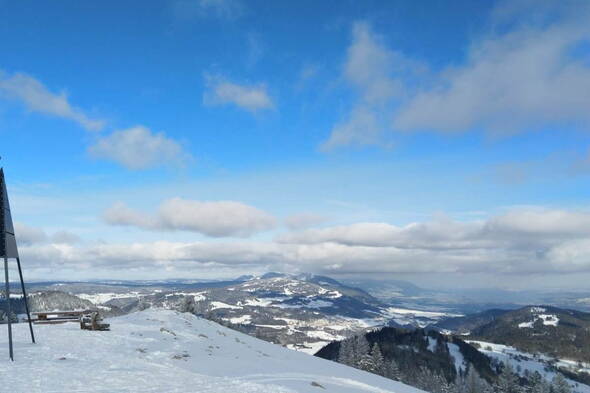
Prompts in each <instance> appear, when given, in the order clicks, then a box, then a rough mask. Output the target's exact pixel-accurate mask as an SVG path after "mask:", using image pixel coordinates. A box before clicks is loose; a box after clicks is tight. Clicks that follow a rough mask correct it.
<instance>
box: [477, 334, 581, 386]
mask: <svg viewBox="0 0 590 393" xmlns="http://www.w3.org/2000/svg"><path fill="white" fill-rule="evenodd" d="M467 342H469V343H472V344H479V346H480V347H479V348H478V349H479V351H480V352H482V353H484V354H485V355H487V356H489V357H491V358H495V359H498V360H499V361H501V362H503V363H505V364H506V363H510V364H511V365H512V366H513V367H514V369H515V370H517V371H518V372H519V373H520V374H521V375H522V374H523V373H524V371H525V370H529V371H530V372H535V371H538V372H539V373H540V374H541V375H543V376H544V377H545V379H547V380H549V381H551V380H552V379H553V378H554V377H555V372H553V371H551V370H549V369H548V368H547V365H548V363H549V362H551V361H554V362H555V363H554V364H555V366H559V367H567V368H571V369H572V371H576V367H577V364H578V363H577V362H573V361H570V360H562V359H553V358H550V357H547V356H544V355H532V354H530V353H527V352H521V351H519V350H517V349H516V348H514V347H511V346H508V345H502V344H494V343H489V342H485V341H473V340H469V341H467ZM583 366H584V367H588V366H590V365H588V364H583ZM577 371H585V372H588V371H590V369H588V368H582V369H581V370H577ZM568 381H569V382H570V384H571V385H572V386H574V390H575V392H579V393H590V386H588V385H584V384H580V383H577V382H575V381H572V380H568Z"/></svg>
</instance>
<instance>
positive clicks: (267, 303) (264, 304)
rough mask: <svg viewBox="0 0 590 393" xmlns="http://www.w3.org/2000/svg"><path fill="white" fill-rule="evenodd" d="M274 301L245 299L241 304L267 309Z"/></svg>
mask: <svg viewBox="0 0 590 393" xmlns="http://www.w3.org/2000/svg"><path fill="white" fill-rule="evenodd" d="M274 300H275V299H259V298H255V299H247V300H246V301H245V302H244V303H243V304H244V305H245V306H254V307H268V306H270V305H271V304H272V302H273V301H274Z"/></svg>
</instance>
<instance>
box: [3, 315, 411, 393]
mask: <svg viewBox="0 0 590 393" xmlns="http://www.w3.org/2000/svg"><path fill="white" fill-rule="evenodd" d="M109 322H110V323H111V328H112V331H110V332H91V331H82V330H80V328H79V326H77V325H76V324H65V325H46V326H36V336H37V340H38V343H37V344H31V343H30V342H29V341H28V336H27V333H28V331H27V326H26V325H25V324H17V325H15V326H14V331H15V360H16V361H15V362H14V363H11V362H10V361H9V360H8V359H7V358H8V356H6V357H5V358H3V359H2V358H0V375H2V384H3V386H9V387H10V391H11V392H43V393H51V392H109V393H115V392H154V393H155V392H162V393H164V392H165V393H168V392H183V393H184V392H186V393H188V392H213V393H218V392H219V393H221V392H230V391H240V392H242V393H248V392H256V393H265V392H269V393H271V392H272V393H287V392H310V393H314V392H335V393H347V392H370V393H381V392H382V393H388V392H389V393H418V392H420V391H419V390H417V389H415V388H412V387H409V386H406V385H403V384H401V383H398V382H394V381H391V380H388V379H385V378H382V377H379V376H376V375H372V374H369V373H365V372H363V371H360V370H356V369H353V368H349V367H346V366H342V365H339V364H337V363H333V362H330V361H326V360H323V359H320V358H316V357H313V356H309V355H306V354H304V353H299V352H295V351H291V350H289V349H286V348H283V347H281V346H278V345H273V344H269V343H267V342H264V341H261V340H258V339H256V338H253V337H250V336H247V335H245V334H242V333H239V332H236V331H233V330H230V329H227V328H225V327H223V326H220V325H218V324H216V323H213V322H210V321H207V320H204V319H201V318H198V317H196V316H194V315H192V314H183V313H178V312H175V311H169V310H162V309H149V310H145V311H142V312H137V313H133V314H129V315H126V316H123V317H117V318H111V319H110V320H109ZM6 340H7V339H6V337H5V335H4V334H0V348H6V344H7V343H6Z"/></svg>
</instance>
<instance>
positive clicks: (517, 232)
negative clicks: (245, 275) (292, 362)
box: [21, 200, 590, 276]
mask: <svg viewBox="0 0 590 393" xmlns="http://www.w3.org/2000/svg"><path fill="white" fill-rule="evenodd" d="M169 209H171V210H172V211H171V210H169ZM232 209H234V210H232ZM236 210H237V211H241V213H238V214H233V213H234V212H235V211H236ZM220 211H221V212H222V213H220ZM213 212H217V213H213ZM228 212H230V213H231V214H229V215H228V214H227V213H228ZM244 212H249V213H251V214H253V215H254V216H253V217H252V216H250V217H248V218H244V216H245V214H244ZM109 214H110V217H109V218H107V219H109V220H111V221H112V222H113V223H118V224H126V225H135V226H140V227H146V229H154V228H156V229H166V230H179V229H182V230H193V231H197V232H200V233H205V234H208V235H211V236H225V235H231V234H234V235H236V234H237V235H245V234H250V233H253V232H255V231H258V230H261V229H265V228H269V227H270V226H271V225H273V224H274V222H273V220H272V219H271V218H269V217H267V216H266V215H265V214H264V213H261V212H259V211H257V210H255V209H254V210H253V208H249V207H247V206H245V205H241V204H229V205H228V204H227V203H221V202H212V203H206V202H205V203H203V202H194V201H184V200H172V201H169V202H165V203H164V204H163V208H162V209H161V212H160V213H159V214H158V215H157V216H155V217H151V218H145V217H143V216H140V215H139V214H138V213H135V212H133V211H130V210H128V209H127V210H125V209H123V208H122V207H121V206H119V207H117V208H116V210H113V211H111V212H110V213H109ZM168 214H169V215H170V216H167V215H168ZM220 214H221V215H222V216H225V217H226V219H224V220H222V221H216V220H217V218H218V217H219V215H220ZM240 214H241V216H240ZM236 215H237V216H238V217H239V219H237V220H233V218H234V216H236ZM246 215H247V214H246ZM228 217H231V218H232V219H229V218H228ZM21 253H22V254H23V255H25V256H26V257H27V260H30V261H31V262H30V263H31V264H32V267H33V268H41V267H45V268H47V267H48V266H52V265H55V266H60V268H62V269H68V268H72V269H74V268H79V269H93V270H94V269H98V270H100V269H106V270H109V271H110V272H111V273H113V274H117V273H116V272H119V271H124V270H125V269H138V268H141V269H146V271H149V270H150V269H152V271H157V270H158V269H166V270H167V271H171V272H177V273H178V274H180V273H181V272H185V273H186V274H190V272H191V271H197V270H198V269H200V268H208V269H214V270H216V269H220V270H224V271H236V272H238V271H239V272H244V270H259V271H261V270H271V269H272V270H283V271H308V272H317V273H325V274H334V275H338V274H367V273H369V274H396V273H428V274H439V273H440V274H444V273H460V274H469V273H476V274H479V273H482V274H490V275H494V276H501V275H512V276H518V275H527V274H573V273H576V274H577V273H585V274H588V273H590V212H588V211H576V210H551V209H517V210H513V211H508V212H506V213H504V214H501V215H498V216H494V217H490V218H489V219H486V220H476V221H455V220H452V219H450V218H448V217H445V216H438V217H436V218H435V219H433V220H431V221H427V222H416V223H411V224H408V225H405V226H395V225H392V224H388V223H356V224H351V225H344V226H333V227H326V228H321V229H309V230H303V231H295V232H289V233H285V234H283V235H281V236H279V237H278V238H277V239H276V240H275V241H254V240H252V241H245V240H219V241H207V242H203V241H199V242H184V243H182V242H163V241H159V242H153V243H141V242H139V243H132V244H112V243H111V244H109V243H106V244H105V243H101V244H88V243H83V244H77V245H74V244H53V243H51V242H42V243H32V242H31V243H29V244H28V245H25V246H24V247H21ZM209 271H211V270H209ZM171 274H172V273H171Z"/></svg>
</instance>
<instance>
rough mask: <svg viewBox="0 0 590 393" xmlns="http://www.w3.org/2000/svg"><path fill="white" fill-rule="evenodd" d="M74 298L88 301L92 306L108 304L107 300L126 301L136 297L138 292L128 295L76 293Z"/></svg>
mask: <svg viewBox="0 0 590 393" xmlns="http://www.w3.org/2000/svg"><path fill="white" fill-rule="evenodd" d="M75 296H77V297H79V298H80V299H84V300H88V301H89V302H90V303H92V304H103V303H106V302H108V301H109V300H113V299H128V298H132V297H138V296H139V292H129V293H112V292H104V293H77V294H76V295H75Z"/></svg>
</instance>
